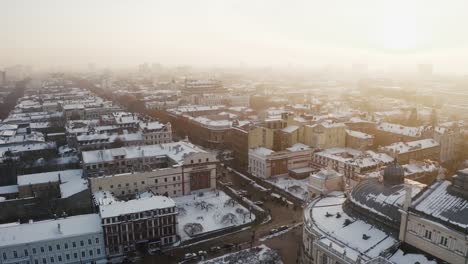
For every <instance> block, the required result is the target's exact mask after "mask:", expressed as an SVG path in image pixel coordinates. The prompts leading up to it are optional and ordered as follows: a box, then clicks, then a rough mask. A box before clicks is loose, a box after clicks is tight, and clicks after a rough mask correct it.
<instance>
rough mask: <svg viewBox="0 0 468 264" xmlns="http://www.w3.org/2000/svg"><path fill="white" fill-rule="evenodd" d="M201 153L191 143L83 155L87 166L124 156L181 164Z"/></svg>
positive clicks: (89, 152)
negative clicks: (166, 160) (189, 156)
mask: <svg viewBox="0 0 468 264" xmlns="http://www.w3.org/2000/svg"><path fill="white" fill-rule="evenodd" d="M201 152H205V151H204V150H202V149H200V148H199V147H197V146H195V145H192V144H190V143H186V142H171V143H164V144H158V145H145V146H128V147H122V148H114V149H104V150H92V151H83V152H82V155H83V163H85V164H87V163H99V162H109V161H113V160H114V158H115V157H116V156H124V158H125V159H134V158H142V157H156V156H166V157H169V158H171V159H172V160H174V161H175V162H176V163H179V164H180V163H182V161H183V159H184V158H185V157H186V156H187V155H189V154H191V153H201Z"/></svg>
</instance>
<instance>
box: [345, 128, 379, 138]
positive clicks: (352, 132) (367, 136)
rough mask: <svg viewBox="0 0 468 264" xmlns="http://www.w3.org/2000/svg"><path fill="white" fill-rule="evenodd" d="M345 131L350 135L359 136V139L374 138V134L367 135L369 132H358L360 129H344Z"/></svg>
mask: <svg viewBox="0 0 468 264" xmlns="http://www.w3.org/2000/svg"><path fill="white" fill-rule="evenodd" d="M346 133H347V134H348V135H350V136H352V137H355V138H360V139H370V138H374V136H372V135H369V134H366V133H363V132H360V131H355V130H349V129H346Z"/></svg>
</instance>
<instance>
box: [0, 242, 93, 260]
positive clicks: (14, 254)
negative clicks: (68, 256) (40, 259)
mask: <svg viewBox="0 0 468 264" xmlns="http://www.w3.org/2000/svg"><path fill="white" fill-rule="evenodd" d="M87 242H88V243H87V245H92V244H93V241H92V239H88V241H87ZM95 242H96V244H99V238H98V237H96V239H95ZM77 245H78V244H77V242H76V241H73V242H72V243H71V247H72V248H76V247H77ZM79 245H80V246H81V247H84V246H85V241H83V240H81V241H80V243H79ZM54 248H55V249H56V250H62V245H61V244H56V245H55V247H54V246H52V245H49V246H47V247H39V248H35V247H34V248H32V249H31V252H32V254H37V253H38V252H41V253H44V252H46V251H48V252H52V251H53V250H54ZM63 248H64V249H68V248H69V244H68V243H64V244H63ZM23 253H24V256H25V257H27V256H29V253H30V252H29V251H28V249H24V252H23ZM11 254H12V255H11V257H12V258H17V257H18V256H19V252H18V251H16V250H14V251H13V252H12V253H11ZM2 255H3V256H2V257H3V259H5V260H6V259H7V253H6V252H3V254H2Z"/></svg>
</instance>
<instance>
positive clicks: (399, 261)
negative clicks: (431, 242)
mask: <svg viewBox="0 0 468 264" xmlns="http://www.w3.org/2000/svg"><path fill="white" fill-rule="evenodd" d="M390 261H392V262H394V263H396V264H413V263H420V264H437V261H435V260H428V259H427V258H426V256H424V255H422V254H405V253H404V252H403V251H401V250H400V249H399V250H398V251H397V252H396V253H395V254H394V255H393V256H392V257H391V258H390Z"/></svg>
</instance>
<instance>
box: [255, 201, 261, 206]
mask: <svg viewBox="0 0 468 264" xmlns="http://www.w3.org/2000/svg"><path fill="white" fill-rule="evenodd" d="M254 204H255V205H258V206H262V205H263V202H262V201H255V202H254Z"/></svg>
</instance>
